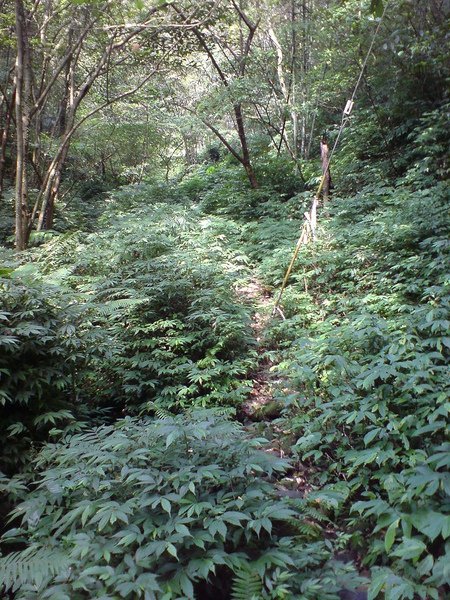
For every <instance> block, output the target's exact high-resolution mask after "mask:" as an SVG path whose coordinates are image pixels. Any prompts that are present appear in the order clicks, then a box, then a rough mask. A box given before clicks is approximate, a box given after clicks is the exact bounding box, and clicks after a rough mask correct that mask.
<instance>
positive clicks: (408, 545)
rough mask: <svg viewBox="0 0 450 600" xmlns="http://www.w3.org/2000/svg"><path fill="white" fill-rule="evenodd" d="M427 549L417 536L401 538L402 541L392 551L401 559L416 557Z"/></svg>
mask: <svg viewBox="0 0 450 600" xmlns="http://www.w3.org/2000/svg"><path fill="white" fill-rule="evenodd" d="M426 549H427V547H426V545H425V544H424V543H423V542H421V541H420V540H418V539H417V538H410V539H408V538H403V542H402V543H401V544H400V545H399V546H397V548H396V549H395V551H394V552H393V553H392V554H393V556H398V557H399V558H403V559H405V560H406V559H416V558H419V556H420V555H421V554H422V553H423V552H424V551H425V550H426Z"/></svg>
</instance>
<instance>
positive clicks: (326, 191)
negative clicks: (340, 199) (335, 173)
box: [320, 137, 331, 204]
mask: <svg viewBox="0 0 450 600" xmlns="http://www.w3.org/2000/svg"><path fill="white" fill-rule="evenodd" d="M320 156H321V157H322V176H323V177H324V181H323V186H322V197H323V203H324V204H326V203H327V202H328V200H329V199H330V187H331V172H330V159H329V148H328V140H327V139H326V138H325V137H323V138H322V140H321V141H320Z"/></svg>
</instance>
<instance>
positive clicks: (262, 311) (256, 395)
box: [236, 278, 280, 420]
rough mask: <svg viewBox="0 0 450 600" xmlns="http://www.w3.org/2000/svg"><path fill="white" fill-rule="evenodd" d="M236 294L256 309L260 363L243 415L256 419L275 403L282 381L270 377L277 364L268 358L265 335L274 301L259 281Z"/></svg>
mask: <svg viewBox="0 0 450 600" xmlns="http://www.w3.org/2000/svg"><path fill="white" fill-rule="evenodd" d="M236 291H237V293H238V295H239V296H240V297H241V298H242V300H244V301H245V303H248V304H252V305H253V306H254V307H255V312H254V313H253V316H252V325H251V327H252V329H253V334H254V336H255V340H256V343H257V347H256V349H257V352H258V356H259V359H258V365H257V367H256V369H255V370H254V371H253V373H250V377H251V379H252V381H253V389H252V390H251V392H250V394H249V398H248V399H247V401H246V402H245V403H244V405H243V407H242V410H243V413H244V414H245V415H246V416H247V417H248V418H250V419H254V418H255V417H257V416H258V413H261V412H262V411H263V410H264V409H263V407H268V405H270V404H271V403H273V402H274V397H273V392H274V386H275V385H277V384H279V383H280V381H279V379H277V378H276V376H275V375H274V374H273V373H271V367H272V366H273V364H274V363H273V360H272V359H271V357H270V355H269V354H268V350H269V349H268V348H267V347H266V346H265V340H264V331H265V329H266V327H267V324H268V322H269V320H270V318H271V311H272V308H273V298H272V294H271V293H270V292H269V290H268V289H267V288H266V287H264V285H263V284H262V283H261V282H260V281H259V280H258V279H256V278H253V279H252V280H250V282H248V283H247V284H245V285H243V286H241V287H239V288H237V290H236ZM262 416H263V415H261V417H262ZM261 417H260V418H261ZM257 420H259V418H258V419H257Z"/></svg>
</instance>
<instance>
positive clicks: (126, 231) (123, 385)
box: [38, 186, 254, 412]
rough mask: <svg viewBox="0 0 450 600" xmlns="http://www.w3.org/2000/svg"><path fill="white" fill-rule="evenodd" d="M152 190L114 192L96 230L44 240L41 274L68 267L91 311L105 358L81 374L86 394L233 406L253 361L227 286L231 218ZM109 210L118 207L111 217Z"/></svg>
mask: <svg viewBox="0 0 450 600" xmlns="http://www.w3.org/2000/svg"><path fill="white" fill-rule="evenodd" d="M154 190H155V187H154V186H149V187H148V188H146V187H145V186H138V187H137V188H136V190H133V188H126V189H125V190H122V191H120V192H118V193H117V194H114V196H113V198H112V203H113V206H112V208H111V210H110V211H108V212H107V213H105V215H104V217H103V223H104V228H103V231H102V232H101V233H95V234H93V235H90V236H84V237H83V239H81V238H80V236H77V235H75V236H70V237H66V238H64V239H62V240H56V241H55V242H54V243H50V244H48V245H47V247H46V249H44V251H43V252H42V253H39V255H38V260H39V261H40V262H41V264H42V265H43V268H44V269H45V270H49V269H55V268H62V267H63V266H67V268H69V269H70V272H71V274H70V276H68V279H67V281H68V284H69V285H70V286H71V287H72V288H73V289H75V290H77V291H78V293H79V294H84V298H88V299H89V302H88V304H89V307H90V309H91V310H92V314H91V319H92V320H91V327H93V328H94V329H100V330H101V331H102V332H103V333H104V335H105V336H106V338H107V339H108V343H109V345H110V349H111V352H110V357H109V358H105V357H104V356H99V357H98V358H99V360H97V361H96V363H95V365H92V371H91V372H90V373H89V374H88V375H87V381H86V383H87V384H88V388H87V391H86V393H88V392H89V394H90V395H91V396H93V397H94V398H96V399H97V400H98V401H101V402H104V403H106V404H107V405H109V404H110V403H111V402H114V403H115V404H116V406H118V407H123V405H126V406H127V410H129V411H135V412H136V411H140V410H144V411H146V412H148V411H149V410H154V408H155V406H158V407H160V408H161V407H163V408H169V409H173V408H175V409H177V410H180V409H182V408H187V407H189V406H192V404H197V405H200V406H207V405H209V406H210V405H217V404H228V405H237V404H239V403H240V402H242V400H243V399H244V397H245V395H246V393H247V391H248V389H249V384H248V382H247V381H246V375H247V372H248V371H249V369H250V368H251V367H252V365H253V364H254V361H253V356H252V355H253V353H252V351H251V348H250V345H251V343H252V339H251V333H250V327H249V324H250V318H249V310H248V309H247V308H246V307H243V306H242V305H241V304H240V303H239V302H238V301H237V299H236V298H235V297H234V294H233V289H232V286H233V285H234V284H235V283H236V280H237V278H238V277H239V276H241V275H242V273H244V272H245V271H246V264H245V263H246V259H245V257H242V256H240V255H239V254H238V253H237V252H236V251H235V250H233V248H232V247H228V248H227V246H226V244H228V243H229V241H230V240H231V242H233V240H234V238H236V236H237V233H238V231H237V228H236V227H235V226H233V225H232V224H231V223H227V222H226V221H224V220H222V219H220V218H217V217H206V216H205V215H202V214H201V213H198V212H195V211H192V210H186V209H184V208H182V207H180V206H176V207H173V208H172V207H170V206H169V205H168V204H158V203H153V204H152V205H151V206H150V202H151V201H152V198H151V196H150V194H151V193H153V192H154ZM118 210H122V211H124V210H126V212H123V213H122V214H121V215H118Z"/></svg>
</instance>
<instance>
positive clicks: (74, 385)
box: [0, 265, 100, 470]
mask: <svg viewBox="0 0 450 600" xmlns="http://www.w3.org/2000/svg"><path fill="white" fill-rule="evenodd" d="M6 271H8V278H2V279H0V295H1V310H0V321H1V323H0V423H1V426H0V432H1V444H0V453H1V457H2V458H1V463H0V466H1V468H2V469H3V470H5V469H7V470H11V469H15V468H17V466H18V464H24V463H26V461H27V460H29V451H30V449H31V448H32V444H33V442H36V441H39V440H43V439H45V438H46V436H47V434H48V431H49V430H50V429H52V428H64V427H65V426H67V425H69V424H71V423H72V424H73V425H75V421H76V416H77V412H78V411H77V404H78V403H79V393H80V389H79V387H80V381H79V370H80V368H81V367H82V366H85V365H86V364H87V363H88V360H89V354H90V350H89V344H93V343H98V336H96V335H95V334H92V333H90V334H89V335H87V334H86V324H85V323H83V319H86V316H85V312H84V310H83V308H82V307H80V306H79V305H77V303H76V302H74V298H73V296H72V295H71V294H70V293H69V291H68V290H67V289H65V290H64V289H63V288H61V287H60V286H59V285H57V284H56V283H51V282H50V281H47V282H44V281H43V280H42V279H40V278H39V275H38V272H37V270H36V269H33V268H32V267H31V266H30V265H28V266H26V267H20V268H17V269H15V270H12V269H10V270H6ZM98 350H100V348H98Z"/></svg>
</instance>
